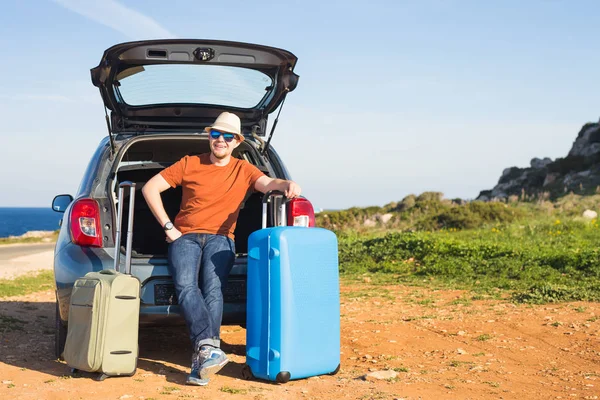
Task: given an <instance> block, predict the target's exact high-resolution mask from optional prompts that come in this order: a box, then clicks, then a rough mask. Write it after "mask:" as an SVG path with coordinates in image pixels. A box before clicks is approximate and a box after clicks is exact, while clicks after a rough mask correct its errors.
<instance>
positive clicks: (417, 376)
mask: <svg viewBox="0 0 600 400" xmlns="http://www.w3.org/2000/svg"><path fill="white" fill-rule="evenodd" d="M341 290H342V303H341V311H342V320H341V322H342V332H341V335H342V336H341V337H342V349H341V350H342V354H341V359H342V368H341V371H340V372H339V373H338V374H337V375H335V376H321V377H314V378H309V379H304V380H298V381H291V382H288V383H287V384H272V383H267V382H262V381H257V380H253V381H245V380H243V379H242V378H241V370H242V366H243V364H244V360H245V357H244V353H245V345H244V343H245V331H244V330H243V329H242V328H240V327H238V326H224V327H223V329H222V338H223V342H224V343H223V349H224V350H225V351H226V352H227V353H228V354H229V355H230V359H231V362H230V363H229V364H228V365H227V366H226V367H225V368H224V369H223V370H222V371H221V373H220V374H219V375H217V376H216V377H214V378H212V380H211V382H210V384H209V386H207V387H190V386H185V385H184V381H185V376H186V373H187V371H188V368H189V355H190V348H189V344H188V340H187V335H186V331H185V329H184V328H171V329H165V328H161V329H157V328H154V329H149V330H142V332H141V334H140V361H139V365H138V370H137V373H136V375H135V376H133V377H122V378H109V379H107V380H105V381H104V382H96V381H94V380H92V379H91V378H90V376H86V375H84V376H82V377H79V378H72V377H71V376H70V373H69V372H70V371H69V368H68V367H67V366H66V365H65V364H64V363H63V362H60V361H58V360H56V359H55V358H54V356H53V341H54V336H53V326H54V325H53V324H54V295H53V293H52V292H50V291H48V292H40V293H35V294H32V295H27V296H22V297H12V298H4V299H0V399H61V400H62V399H146V400H148V399H182V398H201V399H207V398H210V399H235V398H239V399H277V400H281V399H363V400H366V399H572V398H580V399H599V398H600V336H599V335H600V304H595V303H583V302H578V303H567V304H558V305H542V306H528V305H515V304H512V303H510V302H508V301H504V300H469V297H468V295H467V294H466V293H463V292H459V291H435V290H428V289H422V288H414V287H406V286H389V287H385V288H383V287H375V286H370V285H369V284H367V283H365V284H361V285H351V284H344V285H343V286H342V289H341ZM6 317H12V318H16V319H18V320H20V321H22V322H16V321H15V320H9V319H7V318H6ZM376 371H393V372H395V373H396V374H397V376H396V377H395V378H392V377H388V379H382V380H378V379H375V378H368V379H365V378H364V377H365V375H367V374H369V373H371V372H376Z"/></svg>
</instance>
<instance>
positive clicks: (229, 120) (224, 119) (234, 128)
mask: <svg viewBox="0 0 600 400" xmlns="http://www.w3.org/2000/svg"><path fill="white" fill-rule="evenodd" d="M211 129H214V130H217V131H221V132H228V133H233V134H234V135H236V137H237V140H239V141H240V142H243V141H244V136H242V133H241V130H242V129H241V122H240V117H238V116H237V115H235V114H233V113H230V112H227V111H225V112H222V113H221V114H219V116H218V117H217V119H216V120H215V122H214V123H213V124H212V125H211V126H207V127H206V128H204V131H205V132H210V131H211Z"/></svg>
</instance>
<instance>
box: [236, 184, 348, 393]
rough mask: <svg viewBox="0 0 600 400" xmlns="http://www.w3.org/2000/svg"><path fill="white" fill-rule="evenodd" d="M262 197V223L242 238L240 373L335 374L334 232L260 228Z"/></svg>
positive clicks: (270, 376) (277, 377)
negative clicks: (243, 299) (245, 239)
mask: <svg viewBox="0 0 600 400" xmlns="http://www.w3.org/2000/svg"><path fill="white" fill-rule="evenodd" d="M268 199H269V194H267V195H265V197H264V199H263V229H261V230H258V231H256V232H253V233H252V234H251V235H250V237H249V238H248V285H247V288H248V291H247V317H246V318H247V319H246V365H245V366H244V369H243V371H242V373H243V376H244V378H246V379H250V378H251V377H253V376H254V377H257V378H261V379H266V380H270V381H277V382H280V383H284V382H287V381H289V380H290V379H301V378H307V377H310V376H316V375H324V374H335V373H336V372H338V370H339V367H340V293H339V272H338V246H337V238H336V236H335V234H334V233H333V232H331V231H328V230H326V229H322V228H305V227H293V226H291V227H288V226H278V227H272V228H264V226H265V225H266V202H267V201H268ZM282 214H283V215H285V208H283V212H282ZM282 220H284V218H282Z"/></svg>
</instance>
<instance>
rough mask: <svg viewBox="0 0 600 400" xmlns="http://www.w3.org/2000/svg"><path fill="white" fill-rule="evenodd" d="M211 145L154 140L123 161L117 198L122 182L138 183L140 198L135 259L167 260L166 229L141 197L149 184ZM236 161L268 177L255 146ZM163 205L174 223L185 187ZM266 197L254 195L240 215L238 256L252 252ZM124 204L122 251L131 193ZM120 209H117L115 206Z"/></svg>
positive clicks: (135, 146)
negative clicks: (251, 241) (251, 242)
mask: <svg viewBox="0 0 600 400" xmlns="http://www.w3.org/2000/svg"><path fill="white" fill-rule="evenodd" d="M208 151H209V147H208V141H207V139H206V138H205V137H201V136H198V137H192V138H189V137H188V138H182V137H181V136H179V137H172V138H169V137H164V136H163V137H161V138H158V137H154V138H143V139H139V140H136V141H135V142H134V143H132V144H131V145H130V146H129V147H128V148H127V150H126V152H125V153H124V154H123V156H122V157H121V162H120V164H119V167H118V169H117V173H116V181H115V182H114V184H113V185H112V190H113V193H114V198H116V197H117V194H118V187H119V184H120V183H121V182H124V181H131V182H135V183H136V198H135V210H134V217H133V218H134V224H133V245H132V257H161V258H162V257H166V256H167V248H168V243H167V242H166V241H165V233H164V231H163V228H162V227H161V226H160V224H159V223H158V222H157V221H156V219H155V218H154V215H153V214H152V212H151V211H150V208H149V206H148V204H147V203H146V200H145V199H144V196H143V195H142V193H141V190H142V188H143V187H144V185H145V183H146V182H148V180H150V178H152V177H153V176H154V175H156V174H157V173H159V172H160V171H161V170H163V169H164V168H166V167H168V166H170V165H172V164H173V163H175V162H176V161H178V160H179V159H181V158H182V157H183V156H185V155H190V154H200V153H204V152H208ZM233 156H234V157H237V158H241V159H246V160H247V161H249V162H251V163H253V164H254V165H257V164H258V165H257V167H259V168H260V169H261V170H263V171H264V172H265V173H267V174H268V171H266V169H265V168H264V167H262V166H261V165H260V163H259V162H258V161H257V160H258V155H257V154H256V152H255V151H254V150H253V148H252V145H250V144H247V143H242V144H241V145H240V146H239V147H238V148H237V149H236V150H235V151H234V153H233ZM161 196H162V201H163V205H164V207H165V210H166V212H167V214H168V215H169V217H170V219H171V221H174V220H175V216H176V215H177V213H178V212H179V207H180V204H181V198H182V190H181V187H177V188H174V189H173V188H171V189H168V190H166V191H164V192H163V193H162V194H161ZM261 199H262V194H261V193H256V192H255V193H253V192H252V191H250V192H249V193H248V195H247V197H246V200H245V202H244V204H243V205H242V208H241V210H240V213H239V217H238V220H237V225H236V229H235V232H234V234H235V247H236V253H237V255H238V256H241V255H245V254H246V253H247V251H248V250H247V249H248V236H249V235H250V234H251V233H252V232H254V231H256V230H258V229H260V228H261V221H262V204H261ZM122 201H123V225H122V230H123V233H122V235H121V248H122V249H123V251H124V249H125V245H126V238H127V235H126V233H125V230H126V227H127V223H128V216H129V193H128V191H125V198H124V199H122ZM115 209H116V206H115Z"/></svg>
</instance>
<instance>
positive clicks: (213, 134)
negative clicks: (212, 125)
mask: <svg viewBox="0 0 600 400" xmlns="http://www.w3.org/2000/svg"><path fill="white" fill-rule="evenodd" d="M221 135H223V140H225V141H226V142H227V143H229V142H231V141H232V140H233V139H234V138H235V135H234V134H233V133H229V132H220V131H216V130H214V129H213V130H211V131H210V137H211V138H213V139H214V140H217V139H218V138H219V136H221Z"/></svg>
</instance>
